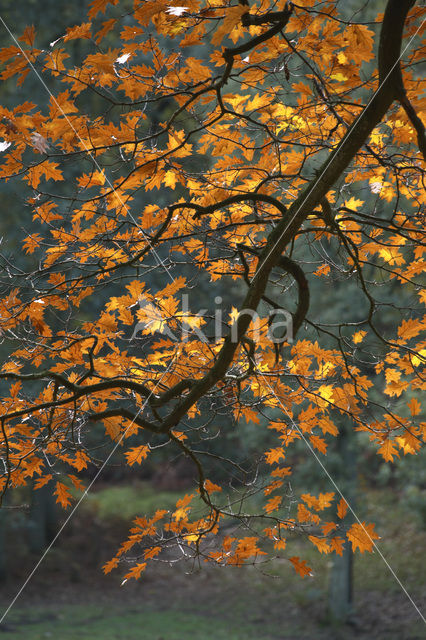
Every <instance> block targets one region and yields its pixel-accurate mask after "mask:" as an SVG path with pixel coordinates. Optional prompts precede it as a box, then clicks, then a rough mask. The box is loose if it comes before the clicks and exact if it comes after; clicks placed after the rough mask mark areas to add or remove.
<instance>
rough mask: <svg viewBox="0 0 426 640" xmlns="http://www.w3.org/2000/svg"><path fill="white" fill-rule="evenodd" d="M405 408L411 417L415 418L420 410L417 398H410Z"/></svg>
mask: <svg viewBox="0 0 426 640" xmlns="http://www.w3.org/2000/svg"><path fill="white" fill-rule="evenodd" d="M407 407H408V408H409V409H410V413H411V415H412V416H417V415H419V413H420V410H421V404H420V402H419V401H418V400H417V398H411V400H410V402H408V403H407Z"/></svg>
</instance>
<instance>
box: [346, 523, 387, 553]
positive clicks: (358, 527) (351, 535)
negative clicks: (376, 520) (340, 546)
mask: <svg viewBox="0 0 426 640" xmlns="http://www.w3.org/2000/svg"><path fill="white" fill-rule="evenodd" d="M347 537H348V540H350V542H351V543H352V550H353V551H355V550H356V549H357V548H358V549H359V550H360V551H361V553H364V551H372V550H373V547H374V540H379V539H380V536H378V535H377V534H376V533H375V531H374V524H365V522H361V524H358V523H355V524H353V525H352V526H351V528H350V529H349V531H348V533H347Z"/></svg>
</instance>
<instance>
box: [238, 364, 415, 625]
mask: <svg viewBox="0 0 426 640" xmlns="http://www.w3.org/2000/svg"><path fill="white" fill-rule="evenodd" d="M250 360H251V362H252V364H253V366H254V368H255V370H256V371H257V373H258V375H259V376H260V377H261V378H263V380H264V381H265V383H266V385H267V386H268V388H269V390H270V392H271V393H272V395H273V396H274V398H275V399H276V400H277V401H278V403H279V405H280V407H281V408H282V409H283V411H284V412H285V414H286V415H287V417H288V419H289V421H290V422H291V424H292V426H293V427H294V429H295V430H296V431H297V433H298V434H299V436H300V437H301V438H302V440H303V442H304V443H305V445H306V447H307V448H308V450H309V452H310V453H311V455H312V456H313V457H314V458H315V460H316V462H317V463H318V464H319V466H320V467H321V469H322V471H323V472H324V474H325V475H326V476H327V478H328V480H329V481H330V483H331V484H332V485H333V487H334V488H335V489H336V491H337V493H338V494H339V495H340V497H341V498H343V500H344V501H345V502H346V504H347V505H348V509H349V511H350V512H351V513H352V515H353V517H354V518H355V520H356V521H357V523H358V524H359V525H360V526H361V528H362V529H363V531H364V533H365V534H366V536H367V537H368V539H369V540H370V542H371V543H372V545H373V547H374V549H375V550H376V551H377V553H378V554H379V556H380V557H381V559H382V560H383V562H384V563H385V565H386V566H387V568H388V569H389V571H390V573H391V574H392V576H393V578H394V579H395V581H396V582H397V584H398V585H399V586H400V588H401V589H402V591H403V592H404V594H405V595H406V596H407V598H408V600H409V601H410V602H411V604H412V605H413V607H414V609H415V610H416V611H417V613H418V614H419V616H420V618H421V619H422V621H423V622H424V623H425V625H426V618H425V616H424V615H423V613H422V612H421V611H420V609H419V607H418V606H417V604H416V603H415V602H414V600H413V598H412V597H411V596H410V594H409V593H408V591H407V589H406V588H405V586H404V585H403V583H402V582H401V580H400V579H399V578H398V576H397V574H396V573H395V571H394V569H393V568H392V567H391V565H390V564H389V562H388V561H387V560H386V558H385V556H384V555H383V553H382V551H381V550H380V549H379V547H378V546H377V544H376V542H375V540H373V538H372V537H371V536H370V534H369V532H368V530H367V529H366V528H365V526H364V525H363V523H362V522H361V520H360V518H359V516H358V515H357V513H356V512H355V510H354V509H353V507H352V506H351V504H350V502H349V501H348V500H347V499H346V498H345V496H344V494H343V492H342V490H341V489H340V487H339V486H338V485H337V483H336V481H335V480H334V478H333V477H332V475H331V474H330V472H329V471H328V469H327V467H326V466H325V465H324V463H323V462H322V460H321V459H320V458H319V456H318V454H317V452H316V451H315V449H314V448H313V447H312V445H311V443H310V442H309V440H308V439H307V438H306V436H305V434H304V433H303V431H302V430H301V429H300V427H299V425H298V424H297V422H295V420H294V419H293V417H292V416H291V415H290V414H289V412H288V411H287V408H286V406H285V405H284V403H283V402H282V401H281V398H280V397H279V396H278V395H277V394H276V393H275V390H274V389H273V388H272V386H271V385H270V383H269V380H268V379H267V378H266V377H265V375H264V374H263V373H262V371H259V370H258V369H257V367H256V363H255V361H254V360H253V359H252V358H250Z"/></svg>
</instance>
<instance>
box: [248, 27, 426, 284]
mask: <svg viewBox="0 0 426 640" xmlns="http://www.w3.org/2000/svg"><path fill="white" fill-rule="evenodd" d="M425 22H426V18H425V19H424V20H423V21H422V23H421V24H420V26H419V27H418V29H417V30H416V31H415V33H414V34H413V35H412V36H411V38H410V39H409V40H408V42H407V44H406V45H405V47H404V49H403V50H402V51H401V53H400V55H399V56H398V59H397V60H396V62H395V63H394V64H393V66H392V67H391V68H390V70H389V72H388V73H387V74H386V76H385V78H384V80H383V82H382V83H381V84H379V86H378V87H377V89H376V90H375V92H374V93H373V95H372V96H371V98H370V100H369V101H368V102H367V104H366V105H365V107H364V109H363V110H362V111H361V113H360V114H359V115H358V116H357V117H356V118H355V120H354V122H353V125H352V126H353V129H351V131H349V132H348V133H347V134H346V137H345V138H344V141H343V144H342V147H341V148H342V149H343V147H344V146H345V144H346V143H347V141H348V140H349V138H350V137H351V136H352V134H353V133H356V124H357V122H359V121H360V120H361V118H362V117H363V114H364V113H365V111H366V109H368V107H369V106H370V105H371V103H372V102H373V100H374V99H375V98H376V96H377V95H378V94H379V93H380V91H381V90H382V88H383V87H384V85H385V84H386V81H387V79H388V78H389V76H390V75H391V74H392V73H393V71H394V70H395V69H396V67H397V66H398V65H399V63H400V61H401V59H402V56H403V55H404V53H405V52H406V51H407V49H408V48H409V47H410V46H411V43H412V42H413V40H414V39H415V37H416V36H417V34H418V33H419V31H420V30H421V28H422V27H423V25H424V24H425ZM339 144H340V143H338V145H339ZM333 160H334V154H333V153H332V154H331V157H330V159H329V160H328V162H327V163H326V165H325V166H324V168H323V170H322V171H321V173H320V174H319V175H318V176H317V178H316V179H315V180H314V184H313V185H312V186H311V188H310V189H308V191H307V193H306V195H305V197H304V198H303V200H302V202H301V203H300V205H299V207H298V208H297V209H296V211H295V212H294V215H293V216H292V217H291V218H290V220H289V221H288V223H287V225H286V227H285V228H284V229H283V231H282V232H281V234H280V235H279V236H278V239H277V240H276V241H275V243H274V244H273V245H272V247H271V249H270V251H269V252H268V253H267V255H266V256H265V258H264V259H263V260H262V262H264V261H266V260H267V259H268V258H269V256H270V255H271V253H272V252H273V251H274V250H275V248H276V247H277V246H278V245H279V243H280V242H281V239H282V238H283V236H284V234H285V232H286V231H287V229H288V228H289V227H290V225H291V224H292V222H293V221H294V220H295V218H296V217H297V216H298V214H299V212H300V211H301V209H302V208H303V206H304V204H305V203H306V201H307V200H308V198H309V196H310V195H311V193H312V192H313V190H314V189H315V186H316V185H317V184H318V182H319V181H320V180H321V178H322V177H323V175H324V174H325V172H326V171H327V169H328V167H329V166H330V164H331V163H332V162H333ZM260 266H261V265H259V267H260ZM259 267H258V268H257V271H256V273H255V274H254V276H253V280H252V283H253V282H254V281H255V280H256V277H257V276H258V274H259V273H260V268H259Z"/></svg>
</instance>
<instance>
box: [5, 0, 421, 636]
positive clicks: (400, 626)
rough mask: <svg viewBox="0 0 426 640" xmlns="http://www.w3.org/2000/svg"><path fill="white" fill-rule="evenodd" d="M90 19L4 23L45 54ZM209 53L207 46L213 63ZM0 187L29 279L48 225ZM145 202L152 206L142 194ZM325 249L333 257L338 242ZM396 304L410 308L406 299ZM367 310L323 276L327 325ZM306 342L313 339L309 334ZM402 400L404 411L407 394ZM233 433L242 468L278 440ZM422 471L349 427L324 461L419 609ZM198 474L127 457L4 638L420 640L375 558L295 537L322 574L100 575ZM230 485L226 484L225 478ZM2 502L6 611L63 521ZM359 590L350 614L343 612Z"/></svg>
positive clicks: (58, 7)
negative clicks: (140, 521) (27, 245)
mask: <svg viewBox="0 0 426 640" xmlns="http://www.w3.org/2000/svg"><path fill="white" fill-rule="evenodd" d="M130 4H131V3H130V2H129V7H130ZM344 4H345V8H344V12H346V13H347V16H350V15H353V13H354V12H355V11H356V10H358V13H357V19H358V20H363V21H366V22H367V21H368V20H370V19H373V17H374V16H375V15H376V14H377V12H378V11H380V10H383V7H384V4H385V3H384V1H383V0H370V1H369V2H360V1H359V0H347V2H345V3H344ZM121 5H122V6H124V5H125V3H124V2H122V3H121ZM86 9H87V3H86V2H85V0H75V1H74V2H68V1H65V0H59V2H58V1H57V0H44V2H43V3H42V6H41V4H40V2H39V1H38V0H20V1H19V2H13V1H12V0H2V3H1V10H0V17H1V18H2V19H3V20H4V23H5V24H6V25H7V27H8V28H9V29H10V31H11V32H13V33H14V34H19V35H20V34H22V32H23V30H24V28H25V27H26V26H27V25H28V24H34V25H35V27H36V31H37V45H38V46H39V47H40V48H48V47H49V46H50V43H52V42H54V41H55V40H56V39H57V38H58V37H60V36H61V35H63V34H64V32H65V31H66V29H67V28H68V27H69V26H70V25H73V24H74V23H80V22H81V21H82V18H83V16H84V14H85V11H86ZM0 29H1V32H2V43H3V46H9V44H11V42H10V37H9V35H8V33H7V31H6V28H5V27H4V25H2V24H0ZM108 37H109V38H110V41H108V46H110V47H112V48H114V46H115V44H116V43H115V42H114V35H113V34H111V35H110V36H108ZM172 45H173V42H171V44H170V46H172ZM82 46H84V45H83V44H82V43H81V41H75V44H73V47H74V53H75V55H76V57H78V56H79V55H80V54H81V51H80V50H79V48H81V47H82ZM68 51H70V49H69V50H68ZM208 55H209V51H208V50H206V57H207V56H208ZM27 99H31V100H32V101H33V102H35V103H36V104H38V105H45V104H47V103H48V100H49V95H48V94H47V92H46V89H45V88H44V87H43V85H42V83H41V82H40V80H39V79H38V78H37V77H36V76H35V75H34V74H29V75H28V76H27V78H26V79H25V81H24V82H23V83H22V85H21V86H19V87H16V86H12V84H10V83H9V84H8V83H2V84H0V103H1V104H2V105H3V106H6V107H9V106H10V107H11V106H12V105H13V104H17V103H18V102H24V101H25V100H27ZM78 100H79V101H80V102H79V106H80V107H81V108H82V110H83V111H85V112H86V113H91V114H97V113H98V111H99V109H101V108H102V105H101V104H100V103H99V101H97V98H96V95H95V94H90V97H89V95H88V94H87V93H84V94H82V95H81V97H79V99H78ZM77 102H78V101H77ZM171 108H172V105H170V109H171ZM147 115H148V118H149V119H151V124H152V126H154V125H155V122H156V121H159V120H161V119H166V118H167V106H165V107H164V112H162V113H158V112H154V111H153V112H152V113H148V114H147ZM0 189H1V198H2V214H1V216H0V238H1V247H0V248H1V253H2V255H3V256H4V257H5V258H6V259H7V260H9V261H10V262H11V263H12V264H13V265H14V266H15V267H19V268H20V269H22V270H23V271H25V269H26V267H27V265H28V259H29V258H28V256H27V255H26V254H25V253H24V252H23V251H22V246H21V244H20V243H21V239H22V237H23V230H25V233H26V234H30V233H31V232H33V231H34V232H35V231H37V229H38V224H37V223H36V221H34V220H33V219H32V215H31V212H30V211H29V209H28V207H27V205H26V202H25V199H24V198H23V197H22V194H21V193H20V192H19V190H17V185H16V183H15V182H13V181H8V182H4V181H2V182H1V183H0ZM139 194H140V197H141V198H143V197H144V196H143V194H142V192H139ZM355 196H356V197H360V198H362V200H363V201H365V202H366V204H367V205H368V204H369V203H370V204H371V206H372V207H373V205H374V206H375V207H379V210H380V206H382V207H383V206H386V203H384V202H381V203H379V202H378V198H377V196H376V194H374V193H372V191H371V190H370V189H369V188H368V186H367V185H364V186H361V187H360V188H359V193H357V194H355ZM145 197H146V198H147V200H146V201H145V202H142V201H141V203H140V204H141V209H142V208H143V206H145V205H146V204H149V202H151V201H152V198H153V195H152V192H151V193H148V194H146V195H145ZM162 197H163V196H162V192H161V190H159V191H158V192H157V193H156V194H155V198H156V199H155V203H156V204H158V205H159V206H161V205H162V204H163V203H162V201H161V198H162ZM150 199H151V200H150ZM164 202H165V201H164ZM329 250H330V251H332V247H331V246H330V247H329ZM300 257H301V259H303V260H306V261H308V262H309V260H311V259H313V257H314V256H313V255H312V253H311V249H310V248H309V246H307V247H306V253H305V254H304V255H301V256H300ZM185 275H187V276H188V277H189V278H191V275H192V274H191V273H190V271H188V273H185ZM156 277H158V276H157V272H156V271H153V272H152V281H150V282H149V284H150V285H151V286H153V287H154V286H155V284H156V282H155V278H156ZM238 286H239V285H238V283H236V282H235V281H233V280H232V279H229V280H228V281H226V280H222V281H221V284H220V287H221V288H220V289H219V288H218V289H217V290H216V293H220V296H221V297H222V298H223V300H224V304H225V306H227V307H228V308H229V309H230V308H231V306H232V303H233V299H234V297H235V296H236V295H239V291H238ZM404 291H405V292H404V293H403V294H401V288H400V287H399V286H398V282H396V280H393V281H392V284H388V285H386V287H384V288H383V290H382V292H381V294H382V296H383V299H386V301H387V303H388V305H389V306H388V307H387V309H388V311H387V312H386V314H382V316H381V323H382V324H381V326H380V330H381V331H382V332H383V334H386V333H387V332H388V329H389V328H391V327H392V326H394V325H395V323H396V322H397V319H396V317H395V316H394V314H393V312H392V301H395V306H396V307H398V306H399V307H401V306H407V308H409V306H410V292H406V290H404ZM117 295H119V285H117ZM401 295H406V296H407V299H406V300H402V299H401ZM197 299H198V302H199V306H200V307H206V308H209V309H212V300H211V295H210V294H209V288H208V282H207V280H206V282H204V281H203V279H201V280H199V281H198V284H197ZM364 304H365V302H363V301H362V300H361V299H359V297H358V294H357V291H356V288H355V287H353V286H352V284H351V282H350V281H348V280H347V279H346V278H345V276H344V275H342V276H341V277H339V275H338V274H337V275H336V277H335V279H334V281H333V283H332V285H330V289H329V291H328V292H327V296H325V295H324V290H323V289H322V288H320V285H319V281H318V286H317V285H316V281H313V284H312V289H311V308H312V309H315V314H316V317H317V318H320V319H321V321H322V322H324V323H328V322H329V323H332V322H333V320H334V318H335V317H336V315H338V316H339V318H340V319H342V320H344V319H345V318H346V317H349V315H348V314H349V311H350V312H351V316H350V317H351V318H353V317H354V309H355V308H356V309H357V313H358V311H359V318H360V319H361V318H362V317H363V315H364V314H365V307H363V305H364ZM95 313H96V300H95V299H94V298H91V299H90V300H89V302H86V303H85V304H84V305H82V307H81V314H82V319H84V317H85V315H86V316H87V318H90V317H92V316H93V315H94V314H95ZM307 331H308V335H309V330H307ZM311 336H312V338H314V331H313V330H312V334H311ZM7 349H8V347H7V345H6V344H4V343H3V344H2V345H0V356H1V358H2V359H5V358H7V356H8V350H7ZM0 384H1V385H2V387H1V388H2V390H3V389H6V388H7V385H6V383H4V382H1V381H0ZM378 393H379V391H378ZM393 401H394V403H395V408H396V409H397V408H398V399H397V398H396V399H393ZM227 420H228V421H229V425H228V424H227V422H226V421H227ZM342 420H344V419H343V418H342ZM223 425H225V426H226V427H227V428H226V429H224V432H225V433H226V437H223V436H221V438H220V439H217V440H212V441H211V442H210V443H209V447H210V451H211V452H212V453H213V454H214V453H219V452H220V455H221V456H223V457H224V458H226V457H228V454H229V456H231V455H232V456H233V457H234V459H235V456H236V452H237V457H238V459H239V460H240V461H241V462H244V461H245V460H247V459H249V458H250V457H252V456H254V455H256V452H257V451H265V450H266V449H268V444H269V443H268V438H269V437H270V436H269V434H268V432H267V430H266V429H260V428H259V425H258V424H257V423H255V422H251V421H247V420H244V419H242V420H240V421H239V423H238V428H236V427H235V425H232V424H231V421H230V419H229V416H227V415H224V416H223ZM103 434H104V431H103V429H102V427H101V425H95V427H94V428H93V431H92V434H91V438H92V443H91V444H92V446H93V447H94V448H95V447H98V448H99V449H100V456H102V455H106V454H105V450H104V447H105V443H104V439H103ZM407 458H409V459H407ZM425 462H426V459H425V455H424V452H423V454H422V453H419V454H418V455H417V456H407V457H404V456H403V457H401V458H398V459H395V460H394V461H393V462H386V461H384V460H383V459H382V458H380V457H378V456H377V454H376V447H373V446H372V444H371V443H370V441H369V438H368V436H367V435H366V434H364V433H358V434H355V433H354V432H353V431H352V430H351V429H350V427H349V425H346V426H345V424H344V423H342V425H341V434H340V436H339V437H338V438H337V439H336V442H335V443H334V444H333V445H330V448H329V451H328V454H327V468H328V470H329V472H330V474H331V475H332V476H333V477H334V478H335V479H336V480H338V482H339V484H340V486H341V487H342V488H343V489H344V492H345V494H346V495H347V496H348V497H349V498H350V499H351V502H352V504H353V505H356V509H357V512H358V513H359V515H360V517H361V519H362V520H366V521H368V522H370V521H372V520H373V521H374V522H375V526H376V531H377V532H378V533H379V535H380V536H381V538H382V541H381V543H380V548H381V550H382V552H383V555H384V556H385V558H386V561H387V562H388V563H389V565H391V567H392V569H393V571H394V572H395V574H396V575H397V576H398V579H399V580H400V581H401V583H402V584H403V585H404V587H405V588H406V589H407V591H408V592H409V593H410V594H411V595H412V597H413V599H414V600H415V601H416V602H418V603H421V602H422V600H423V602H424V599H425V595H426V579H425V572H424V557H423V554H424V548H425V543H426V465H425ZM286 464H289V465H291V466H292V467H294V469H295V471H294V473H293V476H292V478H291V483H289V484H288V487H287V489H286V490H287V492H288V496H290V502H291V496H292V495H293V494H294V495H295V496H296V495H300V494H302V493H306V492H311V493H315V494H316V493H318V492H320V491H323V492H327V491H330V490H332V489H330V485H329V480H328V478H327V477H326V475H325V474H324V472H323V469H322V468H321V467H320V466H319V465H318V463H317V461H316V460H315V459H314V458H313V457H312V456H311V455H310V453H309V451H307V449H306V446H305V445H304V443H303V442H302V441H300V442H299V443H298V444H297V445H295V446H293V449H292V452H291V455H290V454H289V458H288V459H287V461H286ZM211 468H212V469H213V468H214V470H215V477H216V478H218V479H219V480H220V479H221V469H220V465H219V466H218V464H217V462H216V461H215V460H213V461H212V462H211ZM207 471H209V469H207ZM191 474H192V470H191V465H190V464H188V462H187V461H186V460H185V457H184V456H183V455H176V457H175V458H174V459H170V456H169V454H168V452H167V453H166V452H163V451H162V449H161V448H159V449H158V451H156V452H155V453H154V454H153V455H152V456H151V457H150V458H149V461H147V463H146V464H145V465H143V466H141V467H138V468H136V467H131V468H129V466H127V465H125V464H124V463H123V460H122V457H121V456H120V455H119V452H117V455H114V456H113V457H112V459H111V460H110V462H109V464H108V466H107V467H106V468H105V469H104V471H103V472H102V475H101V477H100V479H99V480H98V481H97V482H96V484H95V486H94V487H93V489H92V490H91V492H90V494H89V495H88V496H87V498H86V499H85V500H84V501H83V503H82V504H81V507H80V508H79V509H78V511H77V512H76V514H75V516H74V517H73V518H72V520H71V522H70V523H69V524H68V525H67V526H66V527H65V529H64V531H63V532H62V533H61V535H60V537H59V539H58V541H57V542H56V543H55V545H54V547H53V548H52V550H51V551H50V552H49V553H48V554H47V556H46V558H45V559H44V561H43V562H42V564H41V566H40V568H39V569H38V570H37V572H36V573H35V575H34V577H33V578H32V580H31V581H30V583H29V584H28V586H27V587H26V589H25V591H24V592H23V594H22V596H21V597H20V598H19V599H18V600H17V602H16V605H15V606H14V608H13V609H12V611H11V613H10V615H9V616H8V619H7V621H6V622H5V625H4V628H3V629H2V631H4V633H3V636H4V637H5V638H16V639H18V638H26V639H28V640H35V639H37V638H48V637H60V638H63V639H64V640H73V639H74V638H80V639H82V638H101V637H102V638H104V639H105V640H110V639H111V640H112V638H123V639H125V638H129V639H133V638H135V639H136V638H138V639H139V638H140V639H145V638H146V639H148V638H150V639H153V640H184V639H186V638H188V637H189V636H191V637H194V638H196V639H197V640H208V639H211V640H213V639H215V640H216V639H217V640H219V639H220V638H227V639H228V640H238V639H242V638H257V639H259V640H268V639H269V638H287V639H291V638H298V639H299V640H301V639H305V638H306V639H307V638H309V639H312V640H314V639H316V638H318V639H320V638H330V637H332V638H362V639H364V638H365V639H367V638H383V639H385V638H386V639H392V638H395V640H396V639H397V638H398V639H401V638H405V639H407V640H409V639H410V640H415V639H416V638H419V639H420V638H421V637H423V636H422V632H423V626H422V623H421V621H420V620H419V618H418V616H417V615H416V611H415V610H414V609H413V607H412V606H411V604H410V602H409V601H408V599H407V598H406V596H405V594H404V593H403V591H402V589H401V586H400V584H398V581H397V580H396V579H395V576H394V575H392V572H391V571H390V570H389V567H388V566H387V563H386V562H384V561H383V559H382V558H381V557H380V556H379V555H378V554H377V553H374V554H372V555H370V554H366V555H365V556H364V555H360V554H357V555H356V556H354V558H353V559H352V556H351V555H349V554H344V555H343V557H342V558H339V557H336V558H334V557H333V558H332V559H331V558H330V557H329V556H320V555H319V554H318V553H316V554H315V552H314V550H312V549H310V548H309V549H308V548H307V544H306V541H304V539H303V537H300V536H294V539H292V540H291V541H290V543H289V544H290V545H291V546H292V548H294V554H293V555H299V554H300V555H303V557H306V558H307V559H308V561H309V565H310V566H312V567H313V568H314V572H313V576H311V577H307V578H306V579H304V580H300V578H299V577H298V576H296V575H293V573H291V574H290V572H289V571H288V568H287V567H286V565H285V564H284V563H281V562H280V561H279V560H276V561H274V562H273V563H272V564H268V565H265V567H263V566H262V565H259V566H257V567H254V566H253V567H247V568H242V569H240V568H232V567H231V568H226V569H220V568H205V567H201V569H200V568H199V567H198V566H197V565H195V564H194V563H191V562H186V563H185V562H182V563H180V564H178V565H177V566H169V565H168V564H167V562H165V563H162V564H158V565H157V566H156V567H150V568H149V569H148V572H147V574H146V576H144V578H143V579H142V580H141V581H140V582H138V583H132V584H124V585H123V586H121V585H120V582H121V581H120V578H119V576H117V574H116V573H115V574H112V575H109V576H103V574H102V572H101V566H102V565H104V564H105V562H107V561H108V560H109V559H110V558H111V556H112V555H113V553H114V550H115V547H116V543H117V540H120V539H123V538H124V537H125V536H126V534H127V531H128V528H129V523H130V521H131V519H132V518H133V517H135V516H137V515H139V514H140V513H150V512H152V511H153V510H154V509H155V507H156V505H157V504H159V503H161V504H164V505H166V507H167V505H170V507H171V506H173V505H174V504H175V503H176V500H177V499H178V498H179V497H180V496H181V495H182V493H183V492H185V490H186V489H189V487H190V486H191V481H192V475H191ZM80 475H81V477H82V478H85V479H86V480H87V482H89V481H90V480H91V478H92V477H93V472H92V471H87V472H85V471H83V472H82V473H81V474H80ZM222 479H223V480H224V481H226V470H225V469H223V477H222ZM360 495H362V500H359V496H360ZM250 500H251V503H252V509H253V511H255V510H256V509H257V508H258V503H257V501H258V496H257V495H256V494H254V495H253V496H252V497H251V498H250ZM6 507H7V509H3V510H2V511H1V513H0V580H1V582H0V599H1V602H2V605H3V608H6V607H7V606H8V604H9V602H10V600H11V598H12V597H13V596H14V595H15V593H16V591H17V589H18V588H19V587H20V585H21V584H22V583H23V581H24V580H25V579H26V577H27V575H28V573H29V572H30V571H31V570H32V568H33V567H34V565H35V563H36V562H37V561H38V559H39V558H40V556H41V555H42V553H43V551H44V550H45V549H46V547H47V545H48V544H49V542H50V541H51V540H52V539H53V537H54V536H55V534H56V532H57V531H58V530H59V528H60V526H61V523H62V522H63V521H64V512H63V511H62V510H61V509H60V508H59V507H58V506H57V505H56V503H55V499H54V497H52V494H51V488H50V487H49V485H46V486H45V487H43V489H40V490H39V491H37V492H31V491H30V490H29V489H28V488H24V487H23V488H18V489H15V490H13V491H12V492H10V493H8V495H7V498H6ZM373 514H374V515H373ZM230 526H232V525H230ZM366 556H368V557H366ZM422 565H423V566H422ZM351 590H353V605H352V606H350V607H349V608H348V606H347V599H348V597H349V595H348V594H349V592H350V591H351ZM339 622H340V623H343V624H339ZM330 625H331V626H330ZM330 629H331V631H330Z"/></svg>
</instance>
